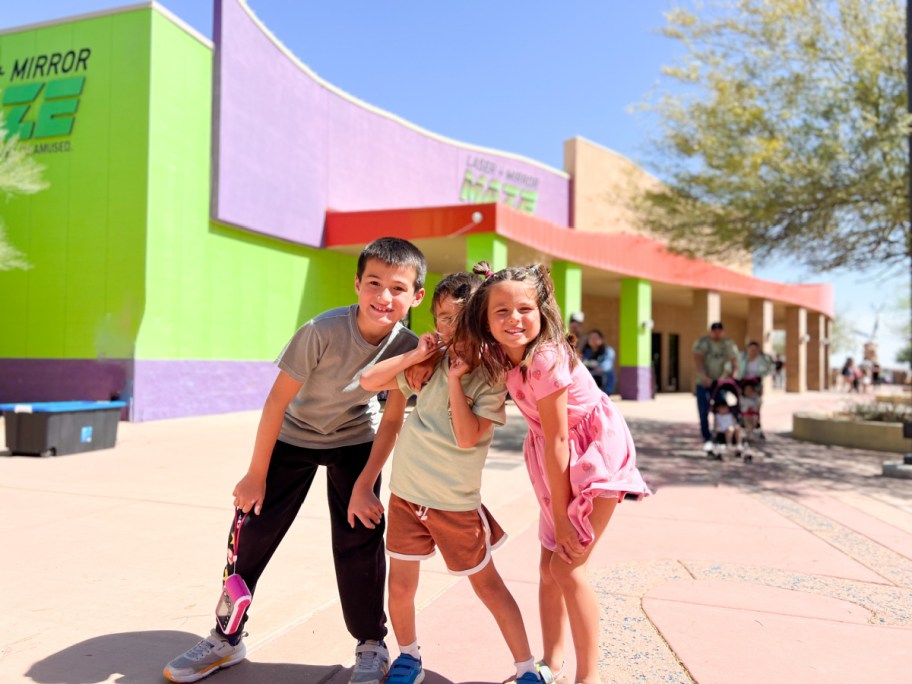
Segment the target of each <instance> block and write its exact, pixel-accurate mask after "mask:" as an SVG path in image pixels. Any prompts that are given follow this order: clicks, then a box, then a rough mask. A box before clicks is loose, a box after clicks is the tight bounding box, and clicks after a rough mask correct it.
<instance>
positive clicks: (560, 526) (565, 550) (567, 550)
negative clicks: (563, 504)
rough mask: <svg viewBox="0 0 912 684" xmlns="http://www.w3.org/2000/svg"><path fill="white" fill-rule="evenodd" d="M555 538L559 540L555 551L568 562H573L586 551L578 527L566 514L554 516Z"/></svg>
mask: <svg viewBox="0 0 912 684" xmlns="http://www.w3.org/2000/svg"><path fill="white" fill-rule="evenodd" d="M554 540H555V541H556V542H557V548H556V549H555V551H554V552H555V553H556V554H557V555H558V556H560V559H561V560H562V561H564V562H565V563H567V564H572V563H573V561H574V560H575V559H577V558H579V557H580V556H582V555H583V554H584V553H585V552H586V549H585V547H584V546H583V545H582V544H581V543H580V540H579V534H578V533H577V531H576V528H575V527H574V526H573V523H571V522H570V518H568V517H567V516H566V515H561V516H554Z"/></svg>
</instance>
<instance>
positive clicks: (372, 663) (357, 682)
mask: <svg viewBox="0 0 912 684" xmlns="http://www.w3.org/2000/svg"><path fill="white" fill-rule="evenodd" d="M389 660H390V657H389V651H387V650H386V644H384V643H383V642H382V641H371V640H368V641H362V642H361V643H359V644H358V647H357V648H356V649H355V669H354V670H352V676H351V679H350V680H348V681H349V684H380V682H382V681H383V678H384V677H385V676H386V673H387V672H388V671H389Z"/></svg>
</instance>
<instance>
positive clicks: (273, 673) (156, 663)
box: [25, 631, 499, 684]
mask: <svg viewBox="0 0 912 684" xmlns="http://www.w3.org/2000/svg"><path fill="white" fill-rule="evenodd" d="M198 641H199V636H197V635H195V634H190V633H189V632H177V631H150V632H121V633H119V634H106V635H105V636H99V637H94V638H92V639H87V640H85V641H80V642H79V643H78V644H73V645H72V646H70V647H69V648H66V649H64V650H62V651H60V652H58V653H54V654H53V655H50V656H48V657H47V658H44V659H42V660H39V661H38V662H36V663H35V664H34V665H32V666H31V667H30V668H29V670H28V672H26V673H25V675H26V677H28V678H29V679H30V680H31V681H33V682H39V683H40V684H96V683H97V682H117V683H118V684H155V683H158V682H166V681H167V680H166V679H165V677H164V676H163V675H162V668H163V667H164V665H165V663H167V662H168V661H169V660H170V659H171V658H173V657H174V656H175V655H177V654H179V653H182V652H183V651H185V650H187V649H188V648H190V647H191V646H193V645H194V644H196V642H198ZM253 657H254V658H255V657H256V656H255V655H254V656H253ZM350 676H351V669H350V668H343V667H342V666H341V665H302V664H291V663H258V662H252V661H250V660H244V661H241V662H240V663H238V664H237V665H235V666H233V667H230V668H227V669H225V670H222V671H220V672H218V673H216V674H215V675H213V678H212V679H207V681H212V682H214V683H216V684H342V683H345V682H348V680H349V677H350ZM424 681H425V682H427V683H428V684H455V683H454V682H453V681H452V680H451V679H447V678H446V677H444V676H443V675H440V674H438V673H436V672H433V671H431V670H427V671H426V677H425V679H424ZM463 684H486V683H484V682H465V683H463ZM498 684H499V683H498Z"/></svg>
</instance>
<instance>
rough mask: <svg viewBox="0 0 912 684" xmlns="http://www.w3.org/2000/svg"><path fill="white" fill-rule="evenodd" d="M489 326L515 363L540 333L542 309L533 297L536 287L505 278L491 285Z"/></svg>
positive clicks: (492, 333)
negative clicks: (540, 309)
mask: <svg viewBox="0 0 912 684" xmlns="http://www.w3.org/2000/svg"><path fill="white" fill-rule="evenodd" d="M488 327H489V328H490V329H491V335H492V336H493V337H494V339H495V340H497V342H498V343H500V345H501V346H502V347H503V348H504V351H505V352H506V353H507V357H508V358H509V359H510V361H512V362H513V363H514V364H518V363H519V362H520V361H521V360H522V357H523V354H524V353H525V351H526V347H527V346H528V345H529V344H530V343H531V342H533V341H534V340H535V338H537V337H538V335H539V333H540V332H541V312H540V311H539V309H538V302H537V301H536V299H535V288H534V287H531V286H529V285H528V284H526V283H521V282H517V281H514V280H505V281H503V282H500V283H497V284H496V285H494V286H493V287H491V294H490V298H489V300H488Z"/></svg>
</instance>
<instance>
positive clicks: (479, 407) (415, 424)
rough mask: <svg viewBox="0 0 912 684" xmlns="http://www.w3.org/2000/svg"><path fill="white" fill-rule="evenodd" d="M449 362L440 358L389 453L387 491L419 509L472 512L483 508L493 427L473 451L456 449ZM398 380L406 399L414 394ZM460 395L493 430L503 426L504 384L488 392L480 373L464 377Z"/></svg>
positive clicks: (402, 380)
mask: <svg viewBox="0 0 912 684" xmlns="http://www.w3.org/2000/svg"><path fill="white" fill-rule="evenodd" d="M449 363H450V362H449V358H448V356H446V355H444V357H443V359H442V360H441V361H440V363H438V364H437V367H436V368H435V369H434V374H433V375H432V376H431V379H430V380H429V381H428V383H427V385H425V386H424V388H423V389H422V390H421V392H420V394H418V402H417V403H416V404H415V409H414V410H413V411H412V412H411V414H410V415H409V417H408V418H407V419H406V421H405V425H403V426H402V431H401V432H400V433H399V441H398V442H396V449H395V452H394V453H393V469H392V474H391V475H390V491H391V492H392V493H393V494H395V495H396V496H398V497H400V498H402V499H405V500H406V501H409V502H411V503H414V504H418V505H419V506H428V507H429V508H435V509H437V510H441V511H472V510H475V509H476V508H478V507H479V506H480V505H481V471H482V469H483V468H484V463H485V459H486V458H487V456H488V447H489V446H490V445H491V439H492V438H493V437H494V426H493V425H491V426H490V427H489V428H488V431H487V432H486V433H485V434H484V435H482V437H481V439H480V440H478V443H477V444H476V445H475V446H473V447H469V448H466V449H463V448H462V447H460V446H458V445H457V444H456V433H455V432H454V431H453V421H452V418H451V414H450V390H449V385H448V384H447V374H448V369H449ZM396 379H397V380H398V382H399V388H400V389H401V390H402V392H403V394H405V396H406V398H408V397H409V396H411V395H412V394H414V393H415V392H414V390H412V389H411V387H409V385H408V383H407V382H406V381H405V376H404V375H403V374H402V373H400V374H399V375H398V376H397V378H396ZM462 391H463V392H464V393H465V396H466V400H467V401H468V402H469V404H470V406H471V407H472V412H473V413H474V414H475V415H476V416H480V417H481V418H487V419H488V420H490V421H492V422H493V423H496V424H497V425H503V424H504V423H505V422H506V411H505V409H504V401H505V399H506V394H507V388H506V386H505V385H503V384H501V385H499V386H497V387H492V386H491V385H489V384H488V383H487V382H485V379H484V375H483V374H482V372H481V368H476V369H475V370H473V371H471V372H470V373H466V374H465V375H464V376H462Z"/></svg>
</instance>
